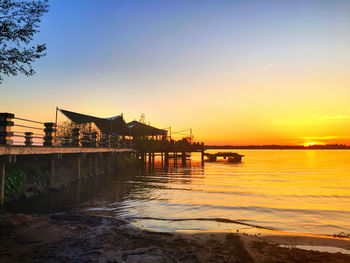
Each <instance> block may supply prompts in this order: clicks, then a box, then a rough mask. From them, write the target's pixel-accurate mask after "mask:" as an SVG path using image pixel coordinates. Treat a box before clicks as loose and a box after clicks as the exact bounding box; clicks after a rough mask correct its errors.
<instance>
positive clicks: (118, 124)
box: [59, 109, 126, 134]
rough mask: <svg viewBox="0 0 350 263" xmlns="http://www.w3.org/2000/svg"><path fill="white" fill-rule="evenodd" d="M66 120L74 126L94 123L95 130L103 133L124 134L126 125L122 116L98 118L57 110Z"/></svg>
mask: <svg viewBox="0 0 350 263" xmlns="http://www.w3.org/2000/svg"><path fill="white" fill-rule="evenodd" d="M59 111H60V112H62V113H63V114H64V115H65V116H66V117H67V118H68V119H70V120H71V121H72V122H74V123H75V124H85V123H92V122H93V123H95V125H96V126H97V128H98V129H99V130H100V131H101V132H104V133H118V134H124V132H125V130H126V123H125V121H124V119H123V115H118V116H115V117H112V118H99V117H94V116H90V115H86V114H81V113H77V112H73V111H67V110H62V109H59Z"/></svg>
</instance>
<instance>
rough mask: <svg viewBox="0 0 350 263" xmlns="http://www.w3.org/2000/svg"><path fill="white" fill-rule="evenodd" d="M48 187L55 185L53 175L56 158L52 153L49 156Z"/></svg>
mask: <svg viewBox="0 0 350 263" xmlns="http://www.w3.org/2000/svg"><path fill="white" fill-rule="evenodd" d="M50 170H51V171H50V180H49V183H50V187H53V186H54V185H55V177H56V160H55V155H54V154H52V155H51V156H50Z"/></svg>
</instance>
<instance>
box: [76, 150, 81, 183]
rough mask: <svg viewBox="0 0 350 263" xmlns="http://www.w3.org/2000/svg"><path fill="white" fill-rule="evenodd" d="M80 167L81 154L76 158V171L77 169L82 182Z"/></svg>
mask: <svg viewBox="0 0 350 263" xmlns="http://www.w3.org/2000/svg"><path fill="white" fill-rule="evenodd" d="M80 166H81V156H80V153H78V154H77V157H76V169H77V179H78V181H79V180H80Z"/></svg>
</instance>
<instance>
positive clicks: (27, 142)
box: [24, 132, 33, 146]
mask: <svg viewBox="0 0 350 263" xmlns="http://www.w3.org/2000/svg"><path fill="white" fill-rule="evenodd" d="M24 134H25V135H26V136H25V137H24V138H25V139H26V140H25V142H24V144H25V145H26V146H32V145H33V133H32V132H25V133H24Z"/></svg>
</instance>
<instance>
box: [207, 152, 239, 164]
mask: <svg viewBox="0 0 350 263" xmlns="http://www.w3.org/2000/svg"><path fill="white" fill-rule="evenodd" d="M204 155H205V156H207V158H208V159H207V161H208V162H216V160H217V158H218V157H222V158H224V159H227V161H228V162H230V163H239V162H241V161H242V158H243V157H244V155H242V154H238V153H234V152H217V153H204Z"/></svg>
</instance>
